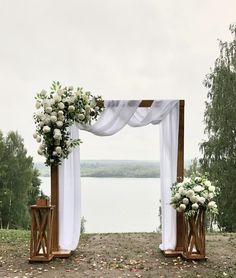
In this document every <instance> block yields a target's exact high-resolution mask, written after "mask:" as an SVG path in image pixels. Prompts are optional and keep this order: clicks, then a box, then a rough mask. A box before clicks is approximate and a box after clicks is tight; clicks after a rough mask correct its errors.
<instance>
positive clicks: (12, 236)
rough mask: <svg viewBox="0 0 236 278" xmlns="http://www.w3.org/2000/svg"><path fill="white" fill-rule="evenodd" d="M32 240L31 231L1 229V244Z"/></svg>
mask: <svg viewBox="0 0 236 278" xmlns="http://www.w3.org/2000/svg"><path fill="white" fill-rule="evenodd" d="M29 239H30V231H26V230H11V229H10V230H6V229H0V241H1V242H12V241H14V242H17V241H21V242H22V241H23V242H27V241H29Z"/></svg>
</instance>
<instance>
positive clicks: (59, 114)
mask: <svg viewBox="0 0 236 278" xmlns="http://www.w3.org/2000/svg"><path fill="white" fill-rule="evenodd" d="M63 105H64V104H63ZM63 115H64V112H63V111H62V110H60V111H58V116H63Z"/></svg>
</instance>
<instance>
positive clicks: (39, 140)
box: [36, 135, 41, 143]
mask: <svg viewBox="0 0 236 278" xmlns="http://www.w3.org/2000/svg"><path fill="white" fill-rule="evenodd" d="M36 141H37V142H38V143H40V142H41V136H39V135H38V136H37V138H36Z"/></svg>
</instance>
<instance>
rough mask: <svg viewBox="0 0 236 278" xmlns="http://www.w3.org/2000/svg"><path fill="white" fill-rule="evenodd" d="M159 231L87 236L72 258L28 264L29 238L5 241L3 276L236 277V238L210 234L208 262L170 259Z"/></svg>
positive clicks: (0, 245)
mask: <svg viewBox="0 0 236 278" xmlns="http://www.w3.org/2000/svg"><path fill="white" fill-rule="evenodd" d="M159 244H160V235H159V234H157V233H127V234H84V235H83V236H82V237H81V240H80V244H79V247H78V249H77V250H76V251H75V252H74V253H73V255H72V256H71V257H70V258H68V259H58V258H56V259H54V260H53V261H51V262H50V263H34V264H29V263H28V256H29V241H28V238H27V237H26V238H21V237H18V238H17V239H15V238H14V239H11V238H10V237H9V236H8V237H6V236H3V235H2V237H1V232H0V277H1V278H8V277H14V278H29V277H31V278H33V277H46V278H59V277H60V278H61V277H62V278H64V277H68V278H69V277H71V278H72V277H89V278H92V277H98V278H102V277H103V278H105V277H109V278H123V277H147V278H148V277H150V278H157V277H159V278H163V277H170V278H172V277H177V278H178V277H192V278H193V277H204V278H205V277H217V278H220V277H236V234H208V235H207V238H206V249H207V256H208V260H207V261H201V262H197V261H190V262H189V261H184V260H182V259H181V258H178V257H177V258H165V257H164V256H163V254H162V253H161V252H160V250H159V248H158V246H159Z"/></svg>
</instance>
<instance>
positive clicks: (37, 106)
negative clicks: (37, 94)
mask: <svg viewBox="0 0 236 278" xmlns="http://www.w3.org/2000/svg"><path fill="white" fill-rule="evenodd" d="M35 107H36V109H39V108H40V107H41V103H40V102H39V101H36V104H35Z"/></svg>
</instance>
